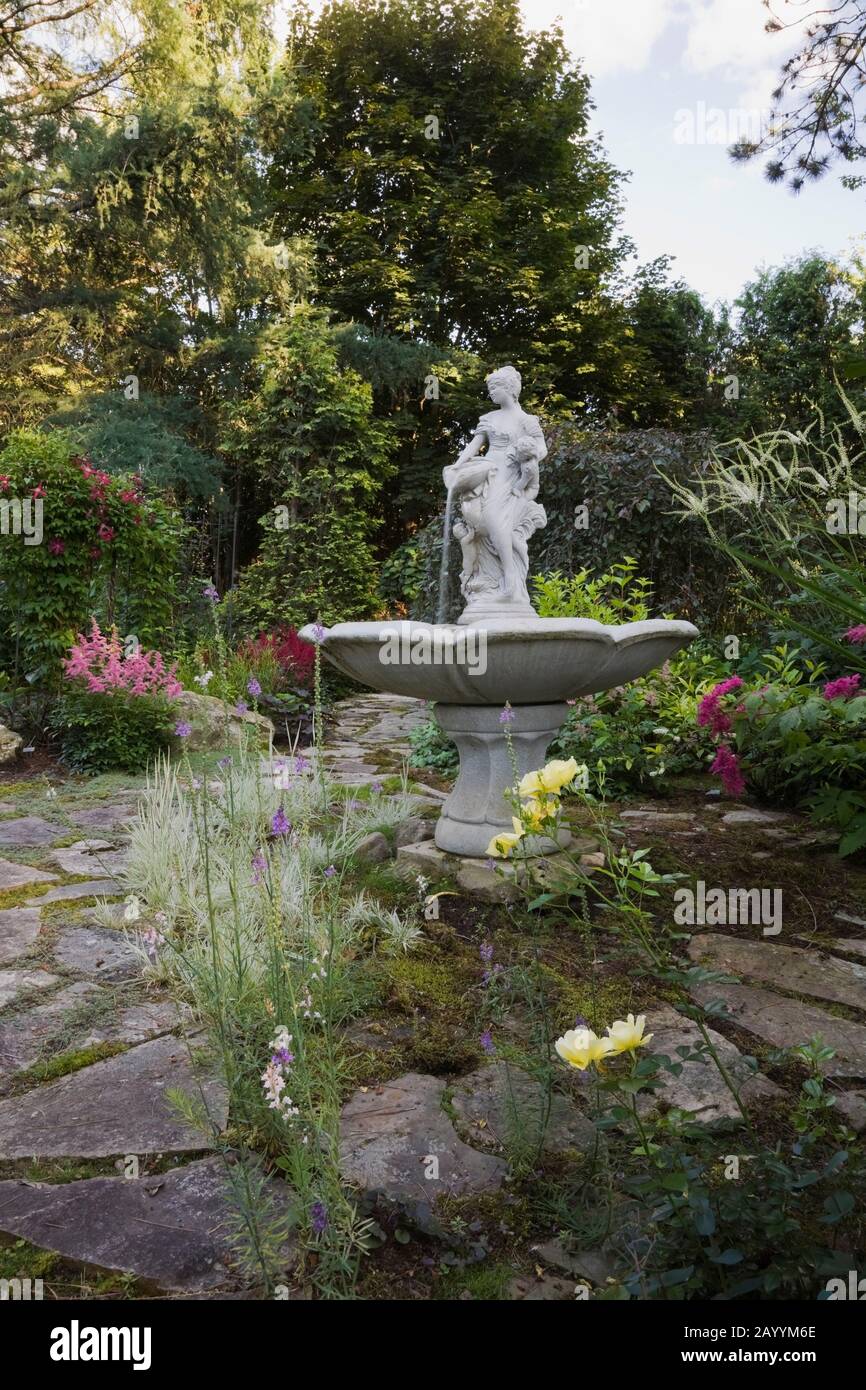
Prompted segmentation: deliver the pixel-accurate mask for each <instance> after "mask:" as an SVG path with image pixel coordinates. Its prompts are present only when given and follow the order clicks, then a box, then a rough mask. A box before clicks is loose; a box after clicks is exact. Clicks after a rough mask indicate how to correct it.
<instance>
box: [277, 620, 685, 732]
mask: <svg viewBox="0 0 866 1390" xmlns="http://www.w3.org/2000/svg"><path fill="white" fill-rule="evenodd" d="M299 635H300V636H301V637H302V638H304V640H305V641H307V642H315V641H316V640H317V639H316V636H315V633H314V627H313V625H312V624H308V625H307V626H306V627H304V628H302V629H301V632H300V634H299ZM697 635H698V630H697V628H696V627H694V626H693V625H692V624H691V623H687V622H680V621H673V620H664V619H648V620H647V621H645V622H640V623H625V624H623V625H622V626H621V627H607V626H605V624H604V623H597V622H595V621H594V620H593V619H591V618H527V619H510V620H508V621H507V622H505V623H502V624H498V623H496V622H486V623H485V624H484V625H483V626H482V625H481V624H479V625H477V626H476V627H473V626H472V625H469V626H458V625H456V624H437V623H417V622H407V621H402V622H400V621H393V622H388V621H385V620H383V621H382V622H374V623H337V624H336V626H334V627H332V628H326V629H325V630H324V635H321V632H320V645H321V647H322V651H323V654H324V655H325V656H326V657H327V658H328V660H329V661H330V662H331V663H332V664H333V665H334V666H336V667H337V669H338V670H339V671H342V672H343V674H344V675H346V676H350V677H351V678H352V679H353V680H356V681H359V682H360V683H361V685H368V686H371V687H372V688H373V689H374V690H381V691H386V692H388V693H390V694H392V695H408V696H414V697H416V698H417V699H422V700H432V701H435V702H436V703H437V704H445V705H488V706H494V707H495V708H496V710H497V712H498V711H499V710H501V709H502V707H503V705H505V703H506V702H508V703H510V704H511V705H549V704H554V703H559V702H563V701H567V700H573V699H576V698H578V697H579V696H581V695H594V694H597V693H598V692H600V691H603V690H610V689H613V688H614V687H615V686H620V685H625V684H626V683H627V682H628V681H632V680H635V679H636V678H637V677H638V676H642V675H645V674H646V672H648V671H651V670H653V669H654V668H655V667H657V666H661V665H662V664H663V663H664V662H665V661H667V660H668V659H669V658H670V657H671V656H673V655H674V653H675V652H677V651H679V649H680V648H681V647H684V646H685V645H686V644H687V643H689V642H691V641H692V640H693V638H695V637H697Z"/></svg>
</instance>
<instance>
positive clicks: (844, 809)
mask: <svg viewBox="0 0 866 1390" xmlns="http://www.w3.org/2000/svg"><path fill="white" fill-rule="evenodd" d="M852 631H853V632H855V633H856V634H857V637H856V639H855V640H858V641H859V633H860V629H856V628H855V629H852ZM864 632H866V629H864ZM792 670H793V668H792V667H791V666H790V665H789V666H787V667H786V668H785V671H784V672H780V674H779V675H778V676H777V679H776V680H774V681H772V682H770V683H769V684H766V685H762V686H761V687H760V688H758V689H753V690H746V687H745V685H744V682H743V681H742V680H741V679H740V677H738V676H732V677H730V678H729V679H728V680H725V681H722V682H720V683H719V684H718V685H716V686H714V687H713V689H712V690H710V691H709V692H708V694H706V695H704V696H703V697H702V699H701V700H700V702H699V704H698V711H697V723H698V724H699V725H700V726H701V727H703V728H707V729H709V730H710V731H711V732H712V733H713V734H714V735H715V737H716V739H717V741H718V742H717V748H716V753H715V756H714V759H713V762H712V765H711V768H710V771H711V772H712V773H714V774H715V775H716V776H718V777H720V778H721V781H722V785H723V787H724V789H725V791H726V792H727V793H728V795H729V796H741V795H742V794H743V792H744V791H746V789H747V788H748V790H749V791H752V792H755V793H756V794H758V795H760V796H762V797H764V798H765V799H767V800H769V801H774V802H777V803H779V804H781V805H792V806H797V805H799V806H803V807H805V808H807V809H809V810H810V811H811V813H812V814H813V816H814V817H815V818H816V819H818V820H821V821H830V822H832V823H833V824H835V825H836V827H837V828H838V829H839V832H840V837H841V838H840V853H842V854H850V853H853V852H854V851H856V850H858V849H861V848H863V847H864V846H866V692H863V691H861V678H860V676H859V675H858V674H854V675H849V676H839V677H837V678H836V679H834V680H830V681H826V682H824V683H823V684H821V683H820V681H818V680H816V679H815V678H816V677H817V676H818V675H819V674H820V671H813V680H812V682H806V681H801V680H800V679H799V674H798V676H797V677H794V678H792V676H791V672H792ZM735 692H736V693H735Z"/></svg>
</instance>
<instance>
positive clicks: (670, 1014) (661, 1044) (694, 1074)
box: [638, 1009, 784, 1124]
mask: <svg viewBox="0 0 866 1390" xmlns="http://www.w3.org/2000/svg"><path fill="white" fill-rule="evenodd" d="M647 1032H650V1033H652V1042H651V1043H650V1045H649V1046H650V1051H652V1052H660V1053H663V1054H664V1055H665V1056H667V1057H670V1059H671V1061H672V1062H682V1060H683V1059H682V1057H681V1056H680V1054H679V1053H678V1052H677V1048H678V1047H688V1048H692V1049H697V1048H698V1047H700V1046H701V1045H702V1043H703V1038H702V1037H701V1034H700V1031H699V1029H698V1027H697V1024H695V1023H693V1022H692V1021H691V1019H688V1018H684V1017H683V1015H682V1014H678V1013H677V1012H676V1010H675V1009H654V1010H653V1011H652V1012H651V1013H648V1015H647ZM707 1032H708V1033H709V1036H710V1041H711V1043H712V1044H713V1047H714V1048H715V1049H716V1051H717V1052H718V1054H719V1058H720V1059H721V1062H722V1064H723V1066H724V1067H725V1070H726V1071H727V1072H728V1074H729V1076H730V1077H731V1078H732V1080H733V1081H734V1083H735V1085H736V1086H737V1088H738V1090H739V1094H740V1099H741V1100H742V1102H743V1105H744V1106H749V1105H756V1104H758V1103H759V1102H760V1101H762V1100H765V1099H772V1098H774V1097H777V1096H781V1095H784V1092H783V1091H782V1090H781V1088H780V1087H779V1086H776V1085H775V1083H774V1082H772V1081H770V1080H769V1078H768V1077H766V1076H761V1075H760V1073H757V1074H756V1073H754V1072H753V1071H752V1070H751V1068H750V1067H748V1066H747V1064H746V1063H745V1061H744V1059H743V1056H742V1053H741V1052H740V1050H739V1048H737V1047H735V1046H734V1044H733V1043H732V1042H730V1041H729V1040H728V1039H727V1038H725V1037H723V1036H722V1034H721V1033H717V1032H715V1031H714V1030H713V1029H712V1028H708V1029H707ZM659 1080H660V1081H661V1088H660V1089H659V1090H658V1091H656V1092H655V1093H653V1094H649V1093H648V1094H645V1095H641V1096H639V1097H638V1109H639V1110H640V1111H642V1112H644V1113H648V1112H650V1111H652V1110H655V1109H657V1108H658V1105H659V1101H660V1100H661V1101H662V1102H663V1103H664V1107H665V1108H666V1109H671V1108H676V1109H678V1110H687V1111H688V1112H689V1113H690V1115H691V1116H692V1118H693V1119H695V1120H698V1121H699V1122H700V1123H701V1124H710V1123H711V1122H712V1121H714V1120H722V1119H729V1120H738V1119H740V1111H739V1108H738V1106H737V1103H736V1101H735V1100H734V1097H733V1096H732V1095H731V1092H730V1090H729V1089H728V1087H727V1086H726V1084H725V1082H724V1079H723V1077H722V1075H721V1073H720V1071H719V1069H718V1067H717V1066H716V1065H715V1063H714V1062H713V1060H712V1058H711V1057H707V1060H706V1062H702V1061H693V1062H685V1063H683V1069H682V1071H681V1072H680V1074H679V1076H675V1075H673V1074H672V1073H671V1072H660V1073H659Z"/></svg>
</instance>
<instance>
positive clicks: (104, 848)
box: [51, 840, 127, 875]
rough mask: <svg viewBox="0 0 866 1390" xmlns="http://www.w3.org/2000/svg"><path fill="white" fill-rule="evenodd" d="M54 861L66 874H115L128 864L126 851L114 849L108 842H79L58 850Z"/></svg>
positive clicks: (52, 856)
mask: <svg viewBox="0 0 866 1390" xmlns="http://www.w3.org/2000/svg"><path fill="white" fill-rule="evenodd" d="M51 859H52V861H53V862H54V863H55V864H57V865H58V867H59V868H61V869H62V870H63V872H64V873H66V874H93V873H98V874H102V875H109V874H115V873H117V872H118V871H119V870H120V869H122V868H123V867H124V865H125V863H126V859H127V855H126V852H125V850H122V849H114V847H113V846H112V845H111V843H110V842H109V841H108V840H78V841H76V843H75V844H74V845H68V846H67V847H66V848H65V849H56V850H54V852H53V854H52V855H51Z"/></svg>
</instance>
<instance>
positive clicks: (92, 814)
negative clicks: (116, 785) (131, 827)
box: [69, 802, 135, 830]
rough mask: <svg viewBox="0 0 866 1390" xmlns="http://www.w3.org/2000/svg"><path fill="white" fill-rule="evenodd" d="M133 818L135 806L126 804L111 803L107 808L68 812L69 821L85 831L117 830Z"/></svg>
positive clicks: (90, 808) (89, 808)
mask: <svg viewBox="0 0 866 1390" xmlns="http://www.w3.org/2000/svg"><path fill="white" fill-rule="evenodd" d="M134 816H135V806H134V805H132V804H130V803H128V802H112V803H111V804H110V805H107V806H90V807H88V808H87V809H86V810H83V811H72V812H70V815H69V819H70V820H71V821H72V822H73V824H75V825H80V826H81V827H82V828H83V829H86V830H118V829H122V828H123V827H125V826H126V823H127V821H129V820H130V819H132V818H133V817H134Z"/></svg>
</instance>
